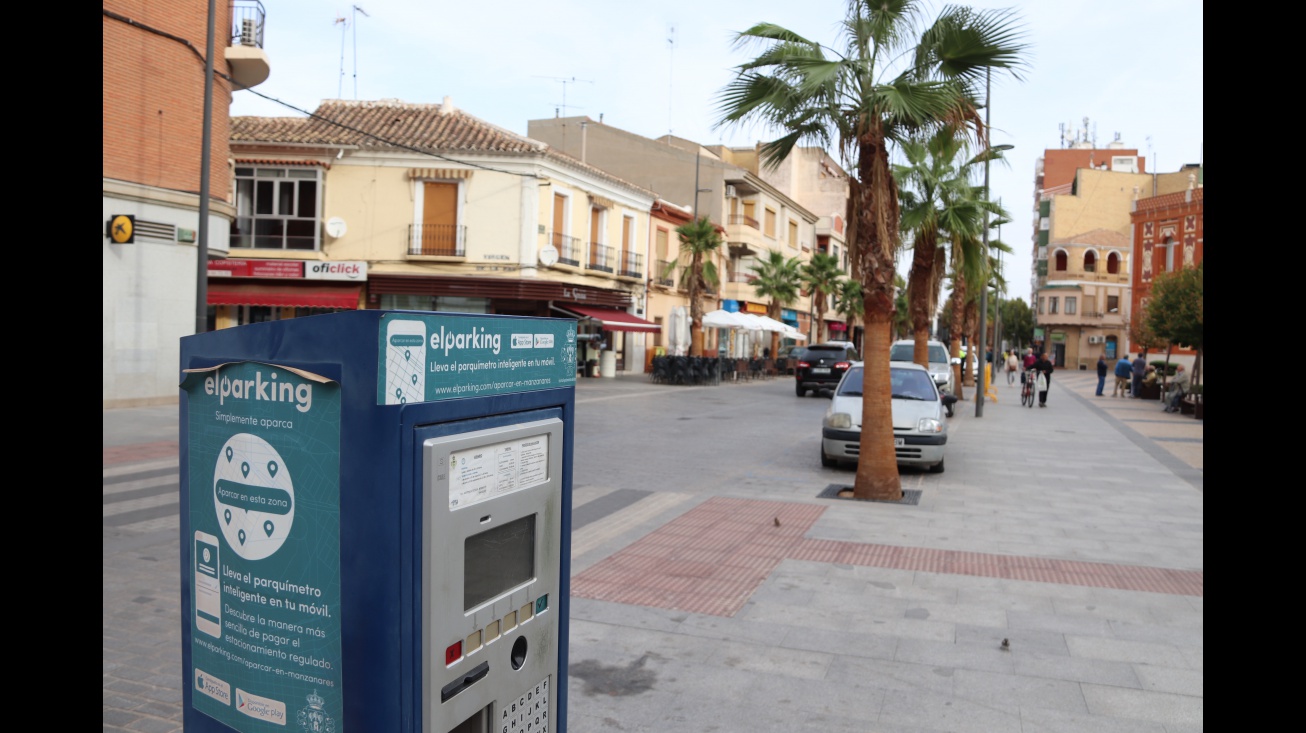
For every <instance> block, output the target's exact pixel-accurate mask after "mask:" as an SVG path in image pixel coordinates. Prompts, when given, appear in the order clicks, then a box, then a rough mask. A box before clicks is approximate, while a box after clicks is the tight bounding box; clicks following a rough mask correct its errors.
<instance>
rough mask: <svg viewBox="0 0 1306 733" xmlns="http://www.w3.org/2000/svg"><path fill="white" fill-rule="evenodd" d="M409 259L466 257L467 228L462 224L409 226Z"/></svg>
mask: <svg viewBox="0 0 1306 733" xmlns="http://www.w3.org/2000/svg"><path fill="white" fill-rule="evenodd" d="M408 254H409V256H411V257H466V256H467V227H466V226H463V225H462V224H409V225H408Z"/></svg>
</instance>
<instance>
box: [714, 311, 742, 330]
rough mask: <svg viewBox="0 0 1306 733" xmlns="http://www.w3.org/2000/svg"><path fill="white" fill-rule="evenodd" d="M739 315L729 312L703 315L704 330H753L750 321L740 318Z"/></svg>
mask: <svg viewBox="0 0 1306 733" xmlns="http://www.w3.org/2000/svg"><path fill="white" fill-rule="evenodd" d="M740 315H741V314H739V313H731V312H730V311H728V310H714V311H712V312H711V313H704V314H703V328H752V326H751V325H750V324H749V323H748V321H746V320H744V319H743V318H740Z"/></svg>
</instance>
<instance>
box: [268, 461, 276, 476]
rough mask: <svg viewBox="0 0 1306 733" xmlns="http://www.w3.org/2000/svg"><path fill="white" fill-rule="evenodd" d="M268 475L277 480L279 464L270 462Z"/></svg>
mask: <svg viewBox="0 0 1306 733" xmlns="http://www.w3.org/2000/svg"><path fill="white" fill-rule="evenodd" d="M268 475H269V476H271V477H272V478H276V477H277V462H276V461H268Z"/></svg>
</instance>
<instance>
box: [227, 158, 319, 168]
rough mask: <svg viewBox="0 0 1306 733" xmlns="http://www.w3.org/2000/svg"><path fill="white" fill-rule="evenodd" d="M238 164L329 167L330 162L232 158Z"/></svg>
mask: <svg viewBox="0 0 1306 733" xmlns="http://www.w3.org/2000/svg"><path fill="white" fill-rule="evenodd" d="M232 160H234V161H236V163H237V164H240V165H315V166H318V167H321V168H330V167H331V164H330V163H328V162H326V161H323V160H291V159H287V158H232Z"/></svg>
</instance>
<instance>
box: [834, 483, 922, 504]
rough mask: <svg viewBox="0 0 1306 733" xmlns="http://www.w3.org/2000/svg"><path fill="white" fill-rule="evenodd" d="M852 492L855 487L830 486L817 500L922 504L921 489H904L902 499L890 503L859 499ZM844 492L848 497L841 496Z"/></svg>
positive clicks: (887, 502)
mask: <svg viewBox="0 0 1306 733" xmlns="http://www.w3.org/2000/svg"><path fill="white" fill-rule="evenodd" d="M852 490H853V487H851V486H845V485H843V484H830V485H829V486H827V487H825V488H824V489H822V490H821V493H819V494H817V495H816V498H818V499H846V500H848V501H874V502H879V503H880V504H905V505H909V506H919V505H920V503H921V490H920V489H903V490H902V498H901V499H899V500H897V501H889V500H888V499H858V498H855V497H854V496H853V495H852ZM843 492H848V493H847V494H846V495H841V494H843Z"/></svg>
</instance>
